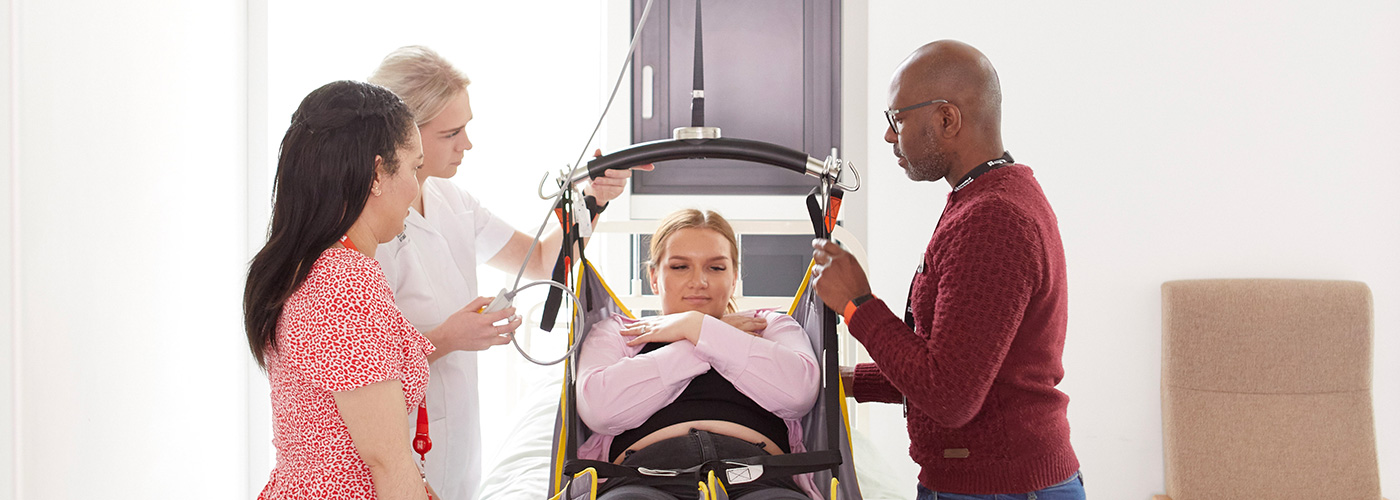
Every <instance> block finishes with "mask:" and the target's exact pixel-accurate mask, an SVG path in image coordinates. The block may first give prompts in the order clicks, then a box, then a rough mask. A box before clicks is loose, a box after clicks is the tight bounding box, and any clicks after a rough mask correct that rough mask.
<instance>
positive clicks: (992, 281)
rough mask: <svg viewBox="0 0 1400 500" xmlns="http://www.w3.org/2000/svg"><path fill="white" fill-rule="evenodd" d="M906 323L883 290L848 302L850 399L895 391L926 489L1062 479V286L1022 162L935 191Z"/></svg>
mask: <svg viewBox="0 0 1400 500" xmlns="http://www.w3.org/2000/svg"><path fill="white" fill-rule="evenodd" d="M910 289H911V294H910V295H911V296H910V300H909V302H910V304H911V307H912V308H913V316H914V326H915V328H914V329H913V330H911V329H910V328H909V327H908V326H906V325H905V324H904V321H903V320H902V318H901V316H902V315H896V314H895V313H893V312H891V311H890V310H889V307H888V306H887V305H885V303H884V301H881V300H879V299H873V300H870V301H867V302H865V303H864V304H861V306H860V307H859V308H857V309H856V312H855V314H853V315H852V317H851V320H852V321H851V323H850V329H851V334H852V335H854V336H855V337H856V339H858V340H860V342H861V344H862V345H864V346H865V347H866V348H867V349H868V350H869V351H870V357H871V358H872V359H874V360H875V363H873V364H864V365H860V366H858V367H856V374H855V375H856V378H855V384H854V387H853V390H852V391H851V392H852V393H854V394H853V395H854V396H855V397H856V400H858V401H884V402H890V403H899V402H901V401H902V400H903V398H905V397H907V398H908V407H907V408H908V412H909V415H908V426H909V438H910V455H911V456H912V457H913V459H914V461H915V462H917V463H918V464H919V466H920V469H921V470H920V472H919V482H920V483H922V484H923V485H924V487H926V488H929V489H931V490H934V491H940V492H950V493H968V494H1014V493H1024V492H1028V491H1034V490H1038V489H1042V488H1045V487H1047V486H1050V485H1053V484H1055V483H1058V482H1060V481H1063V480H1064V479H1065V478H1068V477H1070V475H1072V474H1074V472H1075V471H1076V470H1078V468H1079V462H1078V459H1077V458H1076V457H1075V454H1074V450H1073V449H1072V448H1071V447H1070V442H1069V420H1068V419H1067V418H1066V410H1067V408H1068V405H1069V396H1066V395H1065V394H1064V393H1063V392H1060V391H1059V390H1057V389H1056V388H1055V386H1056V385H1057V384H1059V383H1060V379H1061V378H1063V377H1064V367H1063V366H1062V364H1061V362H1060V356H1061V354H1062V352H1063V351H1064V346H1065V327H1066V324H1067V319H1068V310H1069V302H1068V296H1069V294H1068V288H1067V286H1066V283H1065V254H1064V247H1063V246H1062V245H1061V243H1060V230H1059V227H1058V222H1057V221H1056V219H1055V213H1054V211H1052V210H1051V208H1050V203H1049V202H1048V201H1047V200H1046V199H1045V194H1044V193H1043V192H1041V189H1040V184H1039V183H1037V182H1036V180H1035V177H1034V176H1033V175H1032V174H1031V170H1030V168H1027V167H1026V166H1024V165H1012V166H1008V167H1003V168H999V169H996V170H993V171H991V172H988V173H987V174H985V175H983V176H982V177H979V178H978V179H977V181H976V182H973V183H971V184H968V185H967V187H966V188H964V189H962V190H960V191H957V192H954V193H951V194H949V195H948V204H947V206H946V208H945V209H944V212H943V216H942V218H941V219H940V220H939V223H938V229H936V230H935V231H934V233H933V238H932V240H931V241H930V242H929V245H928V248H927V249H925V250H924V260H923V264H922V265H920V266H919V271H918V272H917V273H916V274H915V276H914V281H913V283H912V284H911V285H910Z"/></svg>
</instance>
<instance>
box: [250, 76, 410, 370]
mask: <svg viewBox="0 0 1400 500" xmlns="http://www.w3.org/2000/svg"><path fill="white" fill-rule="evenodd" d="M414 127H415V125H414V123H413V115H412V113H410V112H409V110H408V106H405V105H404V103H403V101H402V100H400V99H399V98H398V96H395V95H394V93H393V92H390V91H389V90H388V89H385V88H383V87H380V86H378V85H372V84H368V83H363V82H355V81H348V80H345V81H338V82H332V83H328V84H326V85H324V86H322V87H321V88H318V89H316V90H314V91H312V92H311V93H310V94H308V95H307V96H306V98H305V99H302V101H301V105H300V106H298V107H297V110H296V112H295V113H293V114H292V124H291V126H290V127H288V128H287V134H286V135H285V136H283V137H282V149H281V152H280V154H279V155H278V158H277V177H276V178H275V179H274V180H273V185H272V193H273V194H272V222H271V224H270V225H269V226H268V237H267V243H266V244H265V245H263V248H262V250H261V251H259V252H258V254H257V256H255V257H253V261H252V263H250V264H249V266H248V282H247V286H246V287H245V288H244V289H243V329H244V331H245V332H246V333H247V334H248V348H249V349H251V350H252V352H253V358H254V359H257V361H258V365H259V366H262V367H266V366H267V363H266V355H265V354H266V352H267V350H268V349H272V350H276V348H277V320H278V318H279V317H280V316H281V315H282V306H283V305H284V304H285V303H286V301H287V298H289V297H291V295H292V292H294V291H296V289H297V288H299V287H301V284H302V282H304V281H306V277H307V275H309V274H310V273H311V265H312V264H313V263H315V262H316V259H317V258H319V257H320V256H321V252H323V251H325V250H326V249H327V248H330V246H331V245H333V244H335V242H336V241H337V240H339V239H340V237H341V236H342V235H344V234H345V232H346V231H348V230H350V226H351V225H353V224H354V223H355V220H356V219H359V218H360V213H361V212H362V211H364V208H365V201H366V200H368V199H369V194H370V187H371V186H372V185H373V183H374V178H375V175H376V171H375V157H376V156H378V157H379V158H381V159H382V162H381V165H382V166H381V167H379V168H380V169H381V170H383V171H384V173H385V174H388V175H393V174H394V173H395V171H397V170H398V161H397V153H398V150H399V148H400V147H402V146H404V145H406V144H407V143H408V141H409V140H411V137H412V134H413V129H414Z"/></svg>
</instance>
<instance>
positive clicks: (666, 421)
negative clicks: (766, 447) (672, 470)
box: [608, 340, 792, 460]
mask: <svg viewBox="0 0 1400 500" xmlns="http://www.w3.org/2000/svg"><path fill="white" fill-rule="evenodd" d="M680 342H685V341H684V340H682V341H680ZM665 345H667V344H665V343H661V342H651V343H648V344H647V345H646V346H645V347H642V352H641V353H640V354H646V353H649V352H651V351H655V350H657V349H660V348H661V347H663V346H665ZM692 420H722V421H725V422H734V423H736V424H739V425H742V426H744V427H748V428H750V429H753V430H756V431H758V432H759V433H760V434H763V435H764V436H765V437H767V438H768V439H769V440H772V441H773V442H774V443H777V444H778V448H779V449H781V450H783V453H792V449H791V448H792V446H791V444H790V443H788V428H787V424H786V423H784V422H783V419H782V418H779V417H778V416H777V415H774V414H773V413H772V412H769V411H768V410H765V409H763V407H762V406H759V405H758V403H756V402H754V400H753V399H752V398H749V397H748V396H745V395H744V393H742V392H739V389H738V388H736V387H734V384H733V383H731V382H730V381H729V380H728V379H725V378H724V376H723V375H720V374H719V372H717V371H715V369H714V368H710V371H707V372H705V373H702V374H700V375H699V376H697V377H695V378H693V379H691V380H690V384H689V385H687V386H686V387H685V390H684V391H681V395H680V396H678V397H677V398H676V400H675V401H672V402H671V404H669V405H666V406H665V407H663V408H661V409H660V410H657V411H656V413H653V414H652V415H651V417H650V418H648V419H647V421H646V422H642V425H641V426H639V427H637V428H635V429H631V430H628V431H624V432H623V433H622V434H618V435H617V437H615V438H613V441H612V447H611V448H610V449H609V450H608V457H609V458H610V459H611V460H616V459H617V457H618V456H620V455H622V452H624V451H627V447H628V446H631V445H632V444H633V443H636V442H637V440H639V439H641V438H644V437H646V436H647V435H648V434H651V433H653V432H656V431H658V430H661V429H663V428H665V427H668V426H671V425H674V424H678V423H681V422H689V421H692Z"/></svg>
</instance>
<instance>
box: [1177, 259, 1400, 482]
mask: <svg viewBox="0 0 1400 500" xmlns="http://www.w3.org/2000/svg"><path fill="white" fill-rule="evenodd" d="M1371 336H1372V321H1371V290H1370V289H1369V288H1367V287H1366V284H1364V283H1360V282H1354V281H1309V280H1193V281H1170V282H1167V283H1164V284H1163V285H1162V438H1163V448H1164V451H1165V455H1166V457H1165V458H1166V460H1165V465H1166V490H1167V491H1166V493H1167V494H1166V495H1157V496H1156V497H1155V498H1156V499H1157V500H1213V499H1229V500H1234V499H1243V498H1260V497H1279V498H1345V499H1378V498H1380V497H1381V494H1380V471H1379V467H1378V465H1377V461H1376V433H1375V424H1374V422H1373V416H1372V415H1373V413H1372V410H1371V359H1372V354H1371Z"/></svg>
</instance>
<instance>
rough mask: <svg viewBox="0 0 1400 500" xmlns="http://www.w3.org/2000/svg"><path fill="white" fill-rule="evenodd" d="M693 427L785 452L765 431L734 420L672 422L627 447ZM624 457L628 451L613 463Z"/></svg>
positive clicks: (632, 448) (638, 447)
mask: <svg viewBox="0 0 1400 500" xmlns="http://www.w3.org/2000/svg"><path fill="white" fill-rule="evenodd" d="M691 429H696V430H702V431H706V432H710V433H713V434H720V435H724V436H729V437H732V438H739V439H742V440H744V441H748V442H750V443H755V444H757V443H763V450H764V451H767V452H768V453H769V454H771V455H782V454H783V449H782V448H779V447H778V443H774V442H773V440H771V439H768V437H767V436H764V435H763V433H760V432H758V431H756V430H753V429H750V428H748V427H746V426H743V425H739V424H736V423H734V422H726V421H724V420H691V421H689V422H680V423H676V424H671V425H668V426H666V427H662V428H661V429H659V430H657V431H656V432H653V433H651V434H647V435H646V436H644V437H642V438H641V439H638V440H637V442H635V443H632V445H631V446H628V447H627V451H639V450H641V449H642V448H646V447H648V446H651V445H653V444H655V443H657V442H659V441H664V440H667V439H671V438H673V437H680V436H684V435H686V434H689V433H690V430H691ZM624 458H627V452H623V453H622V455H620V456H618V457H617V460H614V461H613V463H618V464H620V463H622V459H624Z"/></svg>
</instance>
